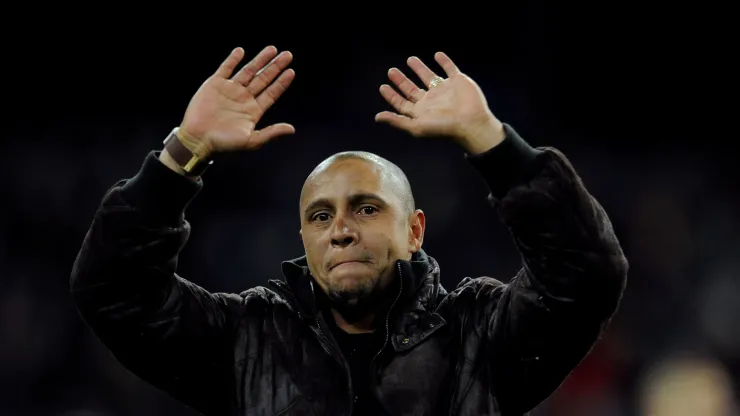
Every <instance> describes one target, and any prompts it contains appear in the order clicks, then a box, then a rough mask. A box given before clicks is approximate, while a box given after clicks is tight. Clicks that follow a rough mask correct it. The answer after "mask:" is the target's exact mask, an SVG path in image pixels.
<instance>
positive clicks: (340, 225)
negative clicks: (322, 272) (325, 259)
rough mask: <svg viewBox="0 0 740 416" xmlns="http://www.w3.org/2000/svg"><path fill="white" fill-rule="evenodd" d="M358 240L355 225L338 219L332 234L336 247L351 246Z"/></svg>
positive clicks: (332, 240)
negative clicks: (351, 225)
mask: <svg viewBox="0 0 740 416" xmlns="http://www.w3.org/2000/svg"><path fill="white" fill-rule="evenodd" d="M357 240H358V235H357V232H355V231H354V229H353V227H350V226H348V225H347V224H346V223H344V222H340V221H337V223H336V224H335V225H334V230H333V231H332V234H331V245H332V246H333V247H336V248H344V247H349V246H351V245H353V244H356V243H357Z"/></svg>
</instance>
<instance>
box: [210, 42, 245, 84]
mask: <svg viewBox="0 0 740 416" xmlns="http://www.w3.org/2000/svg"><path fill="white" fill-rule="evenodd" d="M242 58H244V49H242V48H234V50H233V51H231V53H230V54H229V56H228V57H227V58H226V60H225V61H224V62H223V63H222V64H221V66H219V67H218V69H217V70H216V73H215V74H214V75H215V76H217V77H220V78H228V77H230V76H231V74H232V73H233V72H234V68H236V66H237V65H238V64H239V62H240V61H241V60H242Z"/></svg>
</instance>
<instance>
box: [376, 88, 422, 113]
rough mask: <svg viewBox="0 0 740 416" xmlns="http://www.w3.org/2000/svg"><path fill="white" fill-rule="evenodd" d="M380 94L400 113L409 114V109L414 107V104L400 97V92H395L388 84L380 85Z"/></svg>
mask: <svg viewBox="0 0 740 416" xmlns="http://www.w3.org/2000/svg"><path fill="white" fill-rule="evenodd" d="M380 95H382V96H383V98H385V100H386V101H388V104H390V105H392V106H393V108H395V109H396V111H398V112H399V113H401V114H405V115H407V116H410V115H411V111H412V109H413V108H414V104H413V103H411V101H409V100H407V99H405V98H403V97H401V94H399V93H397V92H396V90H394V89H393V88H392V87H391V86H390V85H388V84H383V85H381V86H380Z"/></svg>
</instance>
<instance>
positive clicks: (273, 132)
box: [249, 123, 295, 147]
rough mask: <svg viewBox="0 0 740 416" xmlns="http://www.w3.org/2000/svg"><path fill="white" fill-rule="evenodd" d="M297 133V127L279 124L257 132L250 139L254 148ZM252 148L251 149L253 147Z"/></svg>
mask: <svg viewBox="0 0 740 416" xmlns="http://www.w3.org/2000/svg"><path fill="white" fill-rule="evenodd" d="M293 133H295V127H293V126H292V125H291V124H288V123H277V124H272V125H269V126H267V127H265V128H264V129H259V130H255V131H253V132H252V135H251V137H250V139H249V142H250V144H251V145H252V146H262V145H263V144H265V143H267V142H269V141H270V140H272V139H274V138H276V137H278V136H284V135H288V134H293ZM252 146H250V147H252Z"/></svg>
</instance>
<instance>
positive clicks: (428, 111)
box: [375, 52, 491, 138]
mask: <svg viewBox="0 0 740 416" xmlns="http://www.w3.org/2000/svg"><path fill="white" fill-rule="evenodd" d="M434 58H435V60H436V61H437V62H438V63H439V64H440V66H441V67H442V69H444V71H445V73H446V74H447V76H448V78H447V79H445V80H444V81H442V82H440V83H438V84H437V85H436V86H433V87H432V86H431V85H432V81H433V80H434V79H435V78H438V76H437V75H436V74H435V73H434V72H433V71H432V70H431V69H429V68H428V67H427V66H426V65H425V64H424V63H423V62H422V61H421V60H420V59H419V58H416V57H411V58H409V59H408V62H407V63H408V65H409V67H410V68H411V69H412V70H413V71H414V73H416V75H417V76H418V77H419V79H420V80H421V81H422V83H423V84H424V85H425V86H429V88H428V90H424V89H421V88H419V87H418V86H417V85H416V84H415V83H414V82H412V81H411V80H410V79H408V78H407V77H406V75H404V74H403V73H402V72H401V71H400V70H398V69H397V68H391V69H390V70H389V71H388V78H389V79H390V80H391V81H392V82H393V84H394V85H395V86H396V87H397V88H398V89H399V91H401V93H403V95H401V94H399V93H398V92H396V91H395V90H394V89H393V88H392V87H391V86H390V85H386V84H384V85H382V86H381V87H380V93H381V95H382V96H383V97H384V98H385V99H386V101H388V103H389V104H391V105H392V106H393V108H394V109H395V110H396V111H397V113H394V112H390V111H383V112H381V113H379V114H378V115H376V116H375V119H376V120H377V121H379V122H384V123H388V124H390V125H392V126H394V127H397V128H400V129H402V130H405V131H407V132H409V133H411V134H413V135H414V136H418V137H427V136H428V137H433V136H446V137H452V138H458V137H461V136H463V135H464V134H465V131H466V129H468V128H469V127H470V126H473V125H475V124H476V123H479V122H483V121H484V120H487V118H488V117H490V116H491V114H490V111H489V109H488V104H487V102H486V98H485V96H484V95H483V92H482V91H481V89H480V87H478V84H476V83H475V81H473V80H472V79H471V78H470V77H468V76H467V75H465V74H463V73H462V72H460V70H459V69H458V68H457V66H455V64H454V63H453V62H452V60H451V59H450V58H449V57H448V56H447V55H445V54H444V53H442V52H438V53H437V54H435V56H434Z"/></svg>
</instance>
